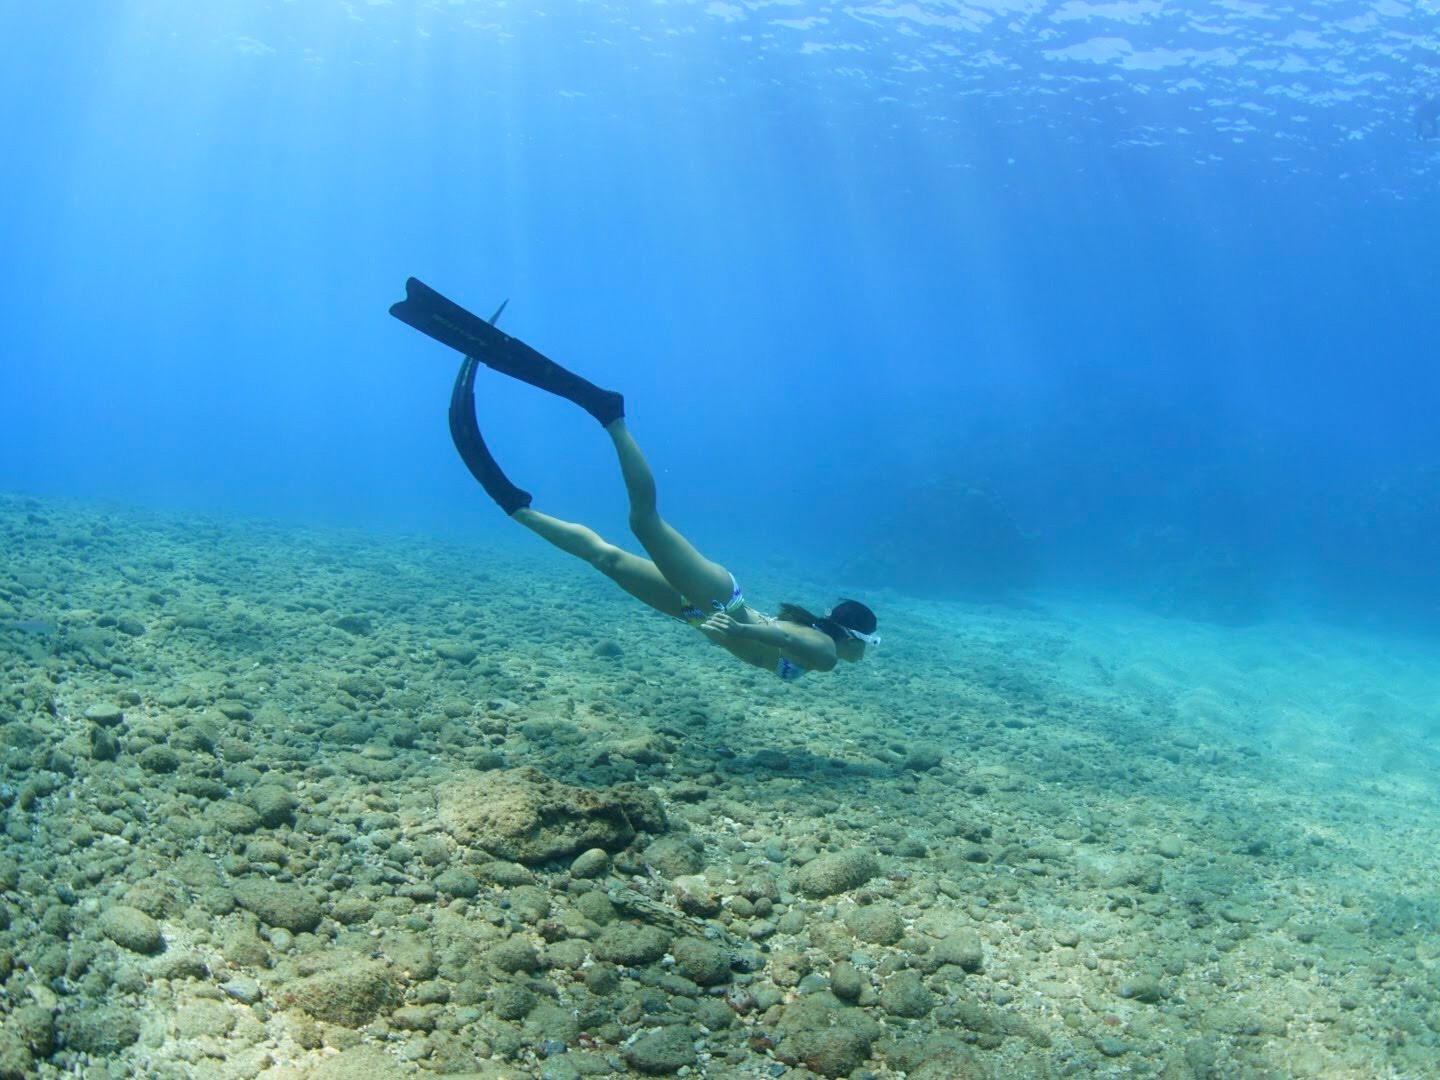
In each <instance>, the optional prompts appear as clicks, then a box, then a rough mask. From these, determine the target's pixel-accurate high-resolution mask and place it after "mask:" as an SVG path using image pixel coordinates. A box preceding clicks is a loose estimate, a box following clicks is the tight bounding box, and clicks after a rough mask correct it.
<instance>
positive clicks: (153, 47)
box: [0, 0, 1440, 626]
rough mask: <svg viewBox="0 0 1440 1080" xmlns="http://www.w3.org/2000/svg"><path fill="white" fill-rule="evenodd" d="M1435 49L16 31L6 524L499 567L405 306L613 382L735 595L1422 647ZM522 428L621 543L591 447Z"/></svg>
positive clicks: (611, 482) (1198, 35)
mask: <svg viewBox="0 0 1440 1080" xmlns="http://www.w3.org/2000/svg"><path fill="white" fill-rule="evenodd" d="M1435 16H1436V13H1435V11H1434V10H1433V6H1432V5H1429V4H1424V3H1418V4H1411V3H1401V2H1397V0H1348V2H1330V3H1312V4H1294V5H1289V4H1266V5H1258V4H1250V3H1243V2H1216V3H1197V4H1189V5H1175V4H1164V3H1160V2H1158V0H1116V2H1097V3H1086V2H1083V0H1063V2H1058V3H1057V2H1047V0H974V2H971V3H953V4H949V3H946V4H941V3H888V2H882V3H874V4H868V3H867V4H857V5H852V6H844V5H832V4H805V3H763V2H757V3H746V4H738V3H728V2H724V0H715V2H711V3H672V4H653V5H631V4H622V3H613V4H605V3H574V4H562V5H559V6H556V7H553V8H541V7H539V6H536V5H530V4H489V3H459V2H457V3H438V2H397V3H359V2H341V0H334V2H330V0H314V2H308V3H304V4H297V3H282V2H275V3H259V2H256V3H240V2H227V3H216V4H192V3H182V2H179V0H171V2H160V0H145V2H142V0H131V2H121V0H117V2H115V3H111V4H106V5H102V6H98V7H97V6H96V5H91V4H81V3H78V2H63V0H62V2H58V3H53V4H44V5H19V4H11V5H6V7H5V8H4V9H3V12H0V40H3V42H4V46H3V47H4V51H5V56H6V62H5V64H4V65H0V133H3V134H0V139H3V146H4V155H3V156H4V160H5V162H6V165H5V168H4V169H3V170H0V203H3V206H4V207H5V211H4V213H3V215H0V280H3V282H4V286H3V288H0V325H3V326H4V328H5V332H4V337H3V346H0V356H3V361H0V401H4V403H5V405H6V409H5V412H6V421H5V423H4V424H3V425H0V489H5V490H8V491H23V492H32V493H36V494H41V495H61V496H84V497H103V498H111V499H116V500H120V501H123V502H128V503H138V504H143V505H153V506H161V507H176V508H192V507H193V508H204V509H222V510H226V511H233V512H237V513H242V514H257V515H262V516H271V517H277V518H281V519H296V520H304V521H307V522H337V523H346V524H361V525H364V526H366V527H371V528H376V529H386V530H420V531H436V532H453V533H473V534H478V535H485V534H488V533H491V532H493V533H495V534H497V535H498V534H500V533H502V532H503V531H504V530H506V529H508V528H510V526H508V525H507V524H506V523H505V521H504V520H503V518H502V517H501V516H500V515H499V514H498V513H497V512H496V511H495V509H494V508H493V506H491V505H490V504H489V503H488V501H487V500H485V498H484V497H483V495H482V494H481V493H480V492H479V491H478V489H476V488H475V487H474V485H473V483H472V482H471V480H470V478H469V476H468V475H467V474H466V473H465V472H464V470H463V469H462V468H461V467H460V465H459V463H458V462H457V461H456V460H455V458H454V455H453V452H452V451H451V449H450V447H449V442H448V436H447V433H446V430H445V423H444V409H445V403H446V398H447V394H448V390H449V383H450V380H451V378H452V377H453V372H454V368H455V363H456V357H455V356H453V355H451V354H449V353H448V352H447V351H446V350H444V349H443V348H441V347H440V346H438V345H435V344H434V343H433V342H430V341H428V340H427V339H425V338H423V337H421V336H420V335H417V334H415V333H413V332H412V331H410V330H409V329H407V328H406V327H404V326H402V325H400V324H399V323H397V322H395V321H394V320H392V319H390V318H389V317H388V316H387V315H386V307H387V305H388V304H389V303H390V302H392V301H393V300H395V299H398V298H399V296H400V295H401V287H402V283H403V281H404V279H405V277H406V276H407V275H409V274H414V275H417V276H419V277H421V278H422V279H424V280H426V281H428V282H430V283H431V284H432V285H434V286H436V287H437V288H439V289H441V290H442V291H443V292H446V293H447V294H449V295H451V296H453V297H454V298H455V299H457V300H459V301H460V302H462V303H465V304H467V305H470V306H473V307H474V308H475V309H476V310H478V311H481V312H483V313H488V312H489V311H491V310H492V309H493V308H494V307H495V306H496V305H498V303H499V302H500V300H502V299H505V298H509V300H510V306H509V308H508V309H507V311H506V314H505V316H504V323H503V325H504V326H505V328H506V329H507V330H509V331H510V332H511V333H513V334H516V335H518V336H520V337H522V338H524V339H525V340H527V341H529V342H531V343H532V344H534V345H535V346H536V347H538V348H540V349H542V350H543V351H545V352H547V353H549V354H550V355H552V356H554V357H555V358H557V359H558V360H560V361H561V362H563V363H567V364H569V365H571V366H573V367H575V368H576V369H577V370H579V371H581V372H583V373H584V374H586V375H588V376H589V377H591V378H592V379H594V380H595V381H597V382H599V383H602V384H604V385H607V386H614V387H616V388H618V389H620V390H622V391H623V392H624V393H625V394H626V397H627V401H628V403H629V415H630V417H631V422H632V427H633V429H634V430H635V432H636V434H637V435H638V437H639V438H640V439H641V441H642V444H643V445H644V446H645V447H646V449H647V451H648V452H649V454H650V456H651V459H652V463H653V464H654V466H655V467H656V470H657V473H658V476H659V479H660V483H661V490H662V499H663V505H664V508H665V510H666V512H667V514H669V515H671V516H672V517H673V518H674V519H675V520H676V521H677V523H679V524H680V525H681V526H682V527H683V528H684V529H685V530H686V531H687V532H689V533H691V534H693V535H695V536H696V537H697V539H701V540H703V544H704V546H705V547H706V549H707V551H712V550H713V552H714V554H715V555H716V557H718V558H723V559H726V560H727V561H733V562H740V561H741V560H743V559H744V558H761V557H764V556H779V555H783V556H785V557H788V558H791V559H794V560H797V561H798V562H800V563H802V564H804V565H807V566H810V567H812V568H813V567H817V566H818V567H824V568H827V569H829V570H833V576H835V577H836V578H837V580H838V579H840V578H848V579H850V580H853V581H854V582H855V584H854V586H853V588H852V589H851V591H854V590H855V589H861V588H864V587H867V586H869V587H881V586H893V587H896V588H899V589H902V590H908V591H911V592H915V593H918V594H921V595H932V596H942V597H943V596H951V595H961V596H973V595H981V596H986V595H1003V594H1006V593H1009V592H1013V591H1015V590H1017V589H1021V590H1023V589H1024V588H1027V587H1030V586H1033V585H1037V584H1045V585H1049V586H1052V587H1062V588H1068V589H1075V590H1081V589H1088V590H1093V591H1095V592H1096V593H1098V594H1100V595H1103V596H1108V597H1113V598H1118V599H1125V600H1138V601H1141V602H1143V603H1145V604H1147V605H1150V606H1153V607H1156V608H1158V609H1160V610H1162V611H1168V612H1174V613H1177V614H1183V615H1186V616H1189V617H1196V618H1200V619H1203V620H1211V621H1217V622H1221V623H1225V624H1245V623H1248V622H1250V621H1253V620H1255V619H1257V618H1262V617H1274V616H1276V615H1277V613H1278V614H1281V615H1283V614H1284V613H1285V612H1286V611H1291V610H1296V611H1298V610H1305V611H1310V612H1314V611H1320V612H1322V613H1325V614H1328V615H1333V616H1338V617H1343V618H1347V619H1350V618H1364V619H1367V620H1370V621H1371V622H1372V623H1374V624H1377V625H1380V626H1390V625H1399V624H1402V623H1403V624H1405V625H1413V624H1417V623H1418V624H1421V625H1428V624H1432V623H1434V622H1435V621H1436V619H1437V616H1440V571H1437V569H1436V562H1435V560H1434V557H1433V552H1434V536H1435V533H1436V529H1437V526H1440V500H1437V496H1440V468H1437V466H1440V446H1437V443H1440V432H1437V426H1436V424H1435V423H1434V410H1435V405H1434V402H1435V400H1436V392H1437V389H1440V373H1437V368H1436V365H1435V364H1434V360H1433V357H1434V344H1433V343H1434V341H1435V340H1436V333H1437V329H1440V313H1437V307H1436V304H1435V302H1434V284H1433V282H1434V276H1433V270H1432V268H1433V255H1434V247H1435V243H1436V240H1437V237H1440V234H1437V228H1436V217H1435V210H1434V190H1435V183H1436V163H1437V156H1440V137H1426V136H1430V135H1431V132H1430V131H1429V129H1428V128H1427V126H1426V125H1427V123H1428V122H1429V121H1428V120H1427V117H1428V116H1429V115H1430V114H1429V112H1428V111H1427V110H1429V109H1430V108H1431V106H1432V103H1433V102H1434V100H1435V96H1436V95H1437V94H1440V68H1437V61H1436V55H1437V54H1436V48H1437V37H1436V32H1435ZM484 374H486V375H489V373H484ZM480 397H481V403H480V413H481V418H482V424H483V426H484V430H485V432H486V436H487V438H488V439H489V440H490V443H491V445H492V446H493V447H494V448H495V450H496V453H497V456H498V457H499V458H500V459H501V461H502V463H503V464H504V466H505V467H506V469H507V470H508V471H509V472H510V473H511V475H512V476H514V477H515V478H516V480H517V481H518V482H519V483H521V484H522V486H525V487H527V488H529V489H530V490H532V491H534V492H535V493H536V498H537V502H536V505H537V506H540V507H542V508H544V509H547V510H551V511H552V512H554V513H557V514H560V515H562V516H566V517H574V518H579V519H582V520H586V521H588V522H591V523H592V524H594V525H596V526H597V527H598V528H599V529H601V531H602V532H605V533H606V534H607V535H615V536H617V537H619V536H621V535H623V533H624V504H623V490H622V488H621V486H620V483H619V479H618V476H616V475H615V469H614V465H613V462H612V460H611V456H610V452H609V448H608V445H607V444H606V441H605V440H604V439H603V437H601V435H600V434H599V433H598V432H596V431H595V430H594V428H593V425H592V424H591V422H590V421H589V420H588V418H586V417H584V416H583V415H582V414H579V413H578V412H577V411H576V410H574V409H573V408H571V407H568V406H566V405H564V404H563V403H558V402H555V401H553V400H550V399H548V398H546V397H544V396H543V395H540V394H538V393H535V392H534V391H532V390H530V389H528V388H525V387H521V386H517V385H513V384H511V383H509V382H508V381H507V380H504V379H502V378H500V377H499V376H494V375H489V378H486V379H482V382H481V389H480ZM506 535H508V533H507V534H506ZM817 574H819V575H820V576H823V572H818V571H817ZM841 588H842V591H844V589H845V586H842V587H841Z"/></svg>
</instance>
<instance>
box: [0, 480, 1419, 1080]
mask: <svg viewBox="0 0 1440 1080" xmlns="http://www.w3.org/2000/svg"><path fill="white" fill-rule="evenodd" d="M523 539H524V535H523V534H520V533H519V530H517V541H516V546H514V547H506V548H504V549H503V550H499V551H497V550H492V549H488V548H486V547H483V546H478V545H475V546H467V545H464V544H458V543H453V542H440V541H434V540H427V539H418V538H417V539H389V538H376V537H374V536H367V535H365V534H361V533H343V532H327V531H322V530H316V529H307V528H302V527H290V526H275V525H267V524H262V523H253V522H247V521H237V520H226V519H222V518H198V517H184V516H176V515H162V514H155V513H149V512H140V511H133V510H125V509H119V508H113V507H96V506H93V505H87V504H80V503H66V502H55V501H48V500H39V499H31V498H24V497H4V498H0V551H3V557H0V559H3V561H0V679H3V683H0V807H3V818H4V833H5V835H4V847H3V851H0V1077H6V1078H9V1077H52V1076H62V1075H63V1076H71V1075H76V1076H85V1077H103V1076H145V1077H166V1078H168V1077H200V1078H209V1077H215V1078H222V1077H223V1078H230V1077H253V1076H266V1077H277V1078H281V1077H283V1078H298V1077H360V1078H364V1077H377V1078H378V1077H390V1076H396V1077H400V1076H412V1075H423V1074H443V1075H469V1076H483V1077H554V1078H556V1080H563V1078H568V1077H574V1076H590V1075H624V1074H630V1075H645V1074H650V1075H674V1074H677V1073H678V1074H679V1075H687V1076H708V1077H791V1078H796V1077H808V1076H812V1075H831V1076H855V1077H898V1076H910V1077H924V1078H930V1080H935V1078H948V1077H972V1076H973V1077H1043V1076H1063V1075H1086V1076H1089V1075H1094V1076H1164V1077H1288V1076H1313V1077H1357V1078H1361V1077H1363V1078H1372V1077H1387V1076H1403V1077H1420V1076H1440V1039H1437V1033H1440V868H1437V862H1440V855H1437V852H1440V814H1437V800H1436V794H1437V786H1440V769H1437V764H1440V693H1437V691H1440V665H1437V663H1436V650H1435V649H1434V647H1433V646H1431V647H1427V645H1426V644H1425V643H1424V642H1413V643H1411V644H1408V645H1407V644H1404V643H1400V642H1397V641H1395V640H1388V641H1387V640H1383V639H1381V638H1379V637H1373V636H1366V635H1365V634H1363V633H1360V632H1357V631H1346V630H1337V629H1330V628H1326V627H1324V626H1322V625H1318V624H1311V625H1306V626H1297V625H1295V624H1286V625H1263V626H1257V627H1250V628H1244V629H1234V628H1223V627H1210V626H1203V625H1199V624H1193V623H1186V622H1183V621H1178V620H1173V619H1162V618H1158V617H1155V616H1150V615H1146V614H1143V613H1139V612H1136V611H1134V610H1128V609H1123V608H1119V607H1115V608H1106V607H1102V606H1098V605H1095V604H1093V603H1089V604H1087V603H1081V602H1079V601H1073V600H1072V601H1063V600H1058V599H1052V600H1046V599H1045V598H1036V599H1035V600H1034V601H1033V602H1031V603H1030V604H1028V605H1025V606H1013V607H1000V606H989V607H987V606H977V605H964V604H954V603H950V604H945V603H935V602H922V601H917V600H911V599H905V598H902V597H898V596H880V597H875V598H873V600H874V606H875V607H876V608H877V609H878V610H879V612H880V616H881V622H882V630H883V633H884V635H885V641H884V644H883V645H882V646H881V648H880V649H879V651H878V652H877V653H876V654H875V655H873V656H871V657H870V658H868V659H867V660H866V661H865V662H864V663H863V664H861V665H858V666H855V667H845V668H843V669H842V670H840V671H839V672H838V673H836V674H833V675H817V676H811V677H808V678H806V679H805V680H803V681H802V682H800V683H798V684H795V685H787V684H782V683H780V682H779V681H778V680H776V679H775V678H774V677H773V676H769V675H767V674H766V673H764V672H761V671H758V670H753V669H749V668H746V667H744V666H742V665H740V664H739V663H738V662H736V661H733V660H731V659H730V658H729V657H727V656H726V655H725V654H724V653H722V652H721V651H719V650H718V649H715V648H714V647H713V646H710V645H708V644H707V643H706V642H705V641H704V639H703V638H701V637H700V636H699V635H697V634H695V633H694V632H692V631H690V630H688V629H687V628H685V627H683V626H680V625H678V624H672V623H669V622H667V621H666V620H664V619H663V618H662V617H660V616H658V615H655V614H653V613H651V612H648V611H646V610H644V609H641V608H639V607H638V606H637V605H636V604H635V603H634V602H633V601H630V600H629V599H628V598H627V597H625V596H624V595H623V594H621V593H620V592H619V591H618V590H616V589H615V588H614V587H613V586H611V585H610V584H609V583H608V582H606V581H605V580H604V579H603V578H600V577H599V576H598V575H596V574H594V572H593V571H591V570H589V569H588V568H586V567H584V566H582V565H580V564H578V563H575V562H573V561H571V560H567V559H566V558H565V557H563V556H560V555H558V554H555V553H553V552H550V551H548V550H545V549H543V548H540V547H536V548H534V549H531V548H525V547H522V546H520V542H521V540H523ZM734 569H736V570H737V572H739V573H740V575H741V579H742V581H743V582H744V583H745V585H746V587H747V591H748V594H749V595H750V596H751V597H752V599H754V600H755V601H756V602H757V604H759V605H760V606H762V607H763V606H766V605H767V604H768V605H773V604H774V603H775V602H776V601H778V600H781V599H794V600H798V601H802V602H804V601H807V600H809V601H811V602H813V604H814V605H815V606H819V605H820V604H822V603H823V602H824V601H825V600H826V599H827V598H829V596H830V593H831V590H832V589H833V585H826V584H824V583H819V582H794V581H791V582H788V583H786V582H782V581H780V580H779V577H778V575H777V574H776V573H775V572H774V571H775V568H774V567H770V568H767V567H763V566H762V567H739V566H737V567H735V568H734ZM767 575H769V576H768V577H767ZM782 585H784V586H785V587H784V591H783V595H782V593H781V586H782ZM527 770H534V771H527ZM579 788H587V789H591V791H588V792H587V791H584V790H577V789H579ZM597 845H598V846H600V847H602V848H604V847H608V848H609V849H610V850H609V851H608V852H607V851H600V852H596V851H594V850H592V849H594V848H595V847H597ZM547 860H548V861H547ZM527 861H528V862H529V865H526V862H527Z"/></svg>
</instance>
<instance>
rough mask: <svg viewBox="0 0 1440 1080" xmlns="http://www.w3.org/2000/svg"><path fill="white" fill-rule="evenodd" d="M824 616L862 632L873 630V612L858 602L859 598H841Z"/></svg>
mask: <svg viewBox="0 0 1440 1080" xmlns="http://www.w3.org/2000/svg"><path fill="white" fill-rule="evenodd" d="M825 617H826V618H827V619H829V620H831V621H832V622H837V623H839V624H840V625H841V626H844V627H848V628H849V629H851V630H859V631H860V633H862V634H873V633H874V632H875V626H876V620H875V612H873V611H871V610H870V609H869V608H868V607H866V606H865V605H864V604H862V603H860V601H859V600H841V601H840V603H838V604H836V605H835V606H834V607H833V608H831V609H830V614H829V615H827V616H825Z"/></svg>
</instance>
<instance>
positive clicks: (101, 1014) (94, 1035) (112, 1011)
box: [56, 1005, 140, 1057]
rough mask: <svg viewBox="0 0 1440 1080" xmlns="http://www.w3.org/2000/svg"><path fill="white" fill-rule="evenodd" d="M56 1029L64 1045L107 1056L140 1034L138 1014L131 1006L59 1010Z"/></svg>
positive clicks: (101, 1006)
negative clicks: (60, 1011) (61, 1011)
mask: <svg viewBox="0 0 1440 1080" xmlns="http://www.w3.org/2000/svg"><path fill="white" fill-rule="evenodd" d="M56 1029H57V1031H58V1033H59V1036H60V1041H61V1043H62V1044H63V1045H64V1046H65V1047H67V1048H68V1049H70V1050H77V1051H79V1052H80V1053H82V1054H95V1055H97V1056H99V1057H108V1056H109V1055H111V1054H117V1053H119V1052H120V1051H121V1050H124V1049H125V1048H126V1047H127V1046H132V1045H134V1043H135V1041H136V1040H137V1039H139V1038H140V1017H139V1016H138V1015H136V1012H135V1010H134V1009H128V1008H124V1007H122V1006H119V1005H100V1006H95V1007H91V1008H79V1009H74V1010H67V1011H66V1012H63V1013H61V1014H60V1016H59V1018H58V1019H57V1021H56Z"/></svg>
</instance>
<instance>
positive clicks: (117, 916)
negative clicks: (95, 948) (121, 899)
mask: <svg viewBox="0 0 1440 1080" xmlns="http://www.w3.org/2000/svg"><path fill="white" fill-rule="evenodd" d="M98 921H99V926H100V932H101V933H102V934H104V935H105V936H106V937H107V938H109V939H110V940H111V941H113V942H115V944H116V945H119V946H121V947H122V948H125V949H129V950H130V951H131V952H137V953H142V954H144V955H146V956H149V955H152V954H154V953H158V952H159V951H160V950H161V949H163V948H165V937H164V935H163V934H161V933H160V924H159V923H157V922H156V921H155V920H154V919H152V918H151V917H150V916H149V915H147V914H145V912H143V911H141V910H139V909H138V908H133V907H130V906H129V905H127V904H115V905H113V906H111V907H107V908H106V909H105V910H104V911H102V912H100V918H99V920H98Z"/></svg>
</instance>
